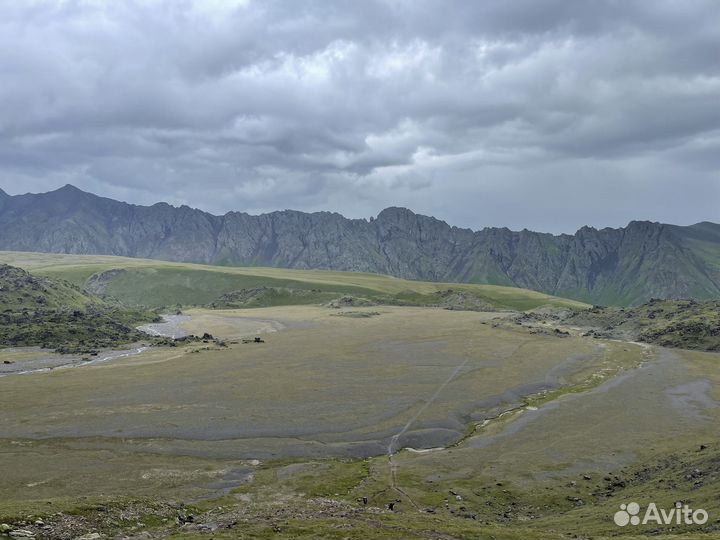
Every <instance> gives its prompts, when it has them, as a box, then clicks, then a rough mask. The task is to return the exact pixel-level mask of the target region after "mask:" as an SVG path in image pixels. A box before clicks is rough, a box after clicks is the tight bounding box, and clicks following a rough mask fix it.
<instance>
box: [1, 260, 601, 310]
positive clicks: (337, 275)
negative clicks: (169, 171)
mask: <svg viewBox="0 0 720 540" xmlns="http://www.w3.org/2000/svg"><path fill="white" fill-rule="evenodd" d="M0 262H5V263H7V264H12V265H15V266H19V267H22V268H25V269H27V270H29V271H31V272H33V273H37V274H40V275H47V276H51V277H60V278H63V279H66V280H68V281H70V282H73V283H75V284H77V285H80V286H82V285H84V284H85V282H86V281H87V280H88V278H90V276H92V275H93V274H96V273H99V272H103V271H106V270H111V269H115V268H124V269H127V270H129V271H130V272H131V273H130V274H129V275H126V276H124V277H123V276H119V277H117V278H113V280H112V281H111V282H110V284H109V285H108V290H107V292H108V294H111V295H115V296H117V297H119V298H120V299H121V300H123V301H126V300H129V303H131V304H135V305H174V304H176V303H187V304H193V305H202V304H209V303H211V302H213V301H215V300H217V299H218V297H219V296H220V295H221V294H224V293H227V292H230V291H233V290H238V289H241V288H247V287H258V286H270V287H296V288H304V289H313V288H315V289H320V290H322V291H331V292H332V291H335V292H338V294H342V293H346V294H356V295H360V296H361V295H370V296H372V295H397V294H401V293H408V292H410V293H411V295H412V294H413V293H415V294H418V295H429V294H432V293H435V292H438V291H443V290H447V289H453V290H457V291H468V292H470V293H473V294H475V295H477V296H479V297H481V298H483V299H484V300H487V301H488V302H489V303H490V304H492V305H493V306H495V307H496V308H500V309H515V310H529V309H534V308H538V307H543V306H552V307H561V308H583V307H588V306H587V305H586V304H583V303H581V302H577V301H574V300H568V299H564V298H558V297H554V296H550V295H546V294H543V293H539V292H535V291H530V290H526V289H520V288H515V287H504V286H498V285H475V284H459V283H433V282H424V281H411V280H405V279H399V278H394V277H390V276H385V275H380V274H369V273H361V272H335V271H326V270H293V269H281V268H262V267H251V268H241V267H227V266H210V265H201V264H191V263H174V262H166V261H157V260H149V259H132V258H127V257H113V256H102V255H65V254H48V253H26V252H0ZM115 280H117V284H116V286H113V285H112V282H113V281H115Z"/></svg>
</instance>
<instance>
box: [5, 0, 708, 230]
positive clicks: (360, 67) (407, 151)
mask: <svg viewBox="0 0 720 540" xmlns="http://www.w3.org/2000/svg"><path fill="white" fill-rule="evenodd" d="M719 51H720V8H719V7H718V4H717V2H715V1H712V0H708V1H706V2H703V1H700V0H698V1H692V2H686V1H680V0H677V1H662V0H659V1H656V2H645V1H615V0H607V1H602V0H572V1H567V0H562V1H561V0H541V1H539V0H514V1H507V0H503V1H500V0H498V1H487V2H464V1H463V2H461V1H457V2H453V1H448V0H444V1H435V2H429V1H416V0H414V1H409V0H408V1H406V0H388V1H382V2H381V1H371V0H366V1H362V2H358V1H333V2H330V1H322V2H321V1H316V2H312V1H290V0H288V1H284V2H277V1H252V0H248V1H231V0H213V1H210V0H208V1H199V0H198V1H194V2H193V1H183V0H165V1H160V0H158V1H123V2H100V1H64V2H50V1H27V2H14V1H9V0H8V1H0V73H1V74H2V78H1V79H0V187H2V188H3V189H5V191H7V192H8V193H11V194H16V193H24V192H27V191H34V192H37V191H47V190H50V189H55V188H57V187H60V186H62V185H64V184H66V183H72V184H74V185H76V186H78V187H80V188H82V189H86V190H88V191H92V192H95V193H97V194H100V195H104V196H109V197H113V198H118V199H122V200H127V201H129V202H134V203H139V204H151V203H154V202H157V201H160V200H164V201H167V202H170V203H172V204H188V205H190V206H193V207H198V208H202V209H204V210H208V211H211V212H214V213H224V212H226V211H229V210H241V211H246V212H250V213H259V212H266V211H272V210H278V209H285V208H293V209H298V210H305V211H317V210H331V211H338V212H341V213H343V214H344V215H347V216H348V217H368V216H371V215H375V214H377V212H378V211H379V210H381V209H382V208H384V207H386V206H391V205H396V206H407V207H409V208H411V209H413V210H415V211H416V212H419V213H425V214H431V215H435V216H436V217H438V218H441V219H444V220H446V221H448V222H449V223H451V224H454V225H460V226H466V227H471V228H474V229H478V228H482V227H484V226H509V227H511V228H516V229H517V228H523V227H527V228H530V229H535V230H543V231H550V232H572V231H574V230H575V229H577V228H578V227H580V226H581V225H585V224H589V225H594V226H620V225H624V224H626V223H627V222H628V221H630V220H632V219H650V220H657V221H665V222H674V223H678V224H688V223H694V222H697V221H701V220H714V221H720V176H719V175H718V170H720V54H718V52H719Z"/></svg>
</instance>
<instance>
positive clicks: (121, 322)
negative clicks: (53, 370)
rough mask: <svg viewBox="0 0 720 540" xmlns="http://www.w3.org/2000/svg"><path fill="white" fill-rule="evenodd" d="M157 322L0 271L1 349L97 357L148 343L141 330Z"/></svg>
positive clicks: (21, 273) (60, 283)
mask: <svg viewBox="0 0 720 540" xmlns="http://www.w3.org/2000/svg"><path fill="white" fill-rule="evenodd" d="M155 317H156V316H155V315H154V314H152V313H149V312H146V311H142V310H138V309H127V308H124V307H123V306H121V305H118V304H116V303H113V302H108V301H105V300H103V299H101V298H99V297H97V296H95V295H92V294H88V293H87V292H84V291H82V290H81V289H80V288H79V287H78V286H76V285H74V284H72V283H69V282H67V281H64V280H59V279H54V278H49V277H46V276H36V275H32V274H30V273H28V272H27V271H25V270H23V269H21V268H16V267H13V266H8V265H6V264H2V265H0V346H6V347H20V346H41V347H46V348H53V349H58V350H59V351H60V352H82V353H86V352H87V353H92V352H94V351H96V350H97V349H99V348H103V347H114V346H116V345H119V344H122V343H130V342H133V341H138V340H140V339H142V338H143V336H142V335H141V334H140V333H139V332H138V331H137V330H135V326H136V325H137V324H139V323H140V322H144V321H148V320H153V319H154V318H155Z"/></svg>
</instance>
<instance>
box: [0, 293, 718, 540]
mask: <svg viewBox="0 0 720 540" xmlns="http://www.w3.org/2000/svg"><path fill="white" fill-rule="evenodd" d="M353 309H354V310H363V309H368V310H375V311H378V312H379V313H380V314H379V315H378V316H376V317H372V318H357V319H356V318H344V317H332V316H331V315H330V314H331V310H328V309H326V308H321V307H314V306H293V307H282V308H280V307H275V308H261V309H257V310H232V311H222V312H221V311H210V310H188V311H187V313H188V314H190V316H191V317H192V319H191V320H190V321H189V322H187V323H185V325H186V329H187V330H189V331H193V332H195V333H200V332H201V331H208V332H211V333H214V334H216V335H217V336H218V337H220V338H223V339H235V338H238V337H241V336H242V335H243V334H248V335H252V333H254V332H255V331H257V330H258V329H259V328H261V327H262V326H263V325H266V324H267V323H266V322H265V321H279V322H280V323H282V325H283V326H284V328H283V329H281V330H279V331H277V332H273V333H267V334H265V340H266V342H265V343H263V344H246V345H244V344H237V345H231V346H230V347H229V348H228V349H218V348H216V347H215V346H213V345H211V344H208V345H207V346H208V347H211V348H212V350H203V351H200V352H198V353H193V352H192V351H193V350H195V349H196V348H197V347H198V345H195V344H194V345H189V346H187V347H176V348H167V349H155V350H153V351H152V352H149V353H147V354H145V355H142V356H138V357H133V358H127V359H125V360H120V361H117V362H114V363H111V364H106V365H97V366H88V367H83V368H80V369H75V370H65V371H56V372H51V373H46V374H38V375H31V376H19V377H14V378H13V377H7V378H5V379H0V392H2V395H3V397H4V403H5V405H4V407H3V408H2V411H0V426H2V427H0V458H1V459H0V476H1V477H2V478H3V482H1V483H0V518H3V519H8V520H10V519H11V518H12V519H16V517H17V516H22V517H25V516H27V515H28V514H33V515H39V516H46V519H48V520H50V519H52V516H51V514H52V513H54V512H57V511H59V510H70V509H78V508H81V509H82V508H87V507H88V505H93V504H97V503H108V502H116V503H118V504H123V503H122V501H125V500H128V499H130V500H136V499H138V498H150V499H152V500H154V501H177V500H180V501H185V502H186V503H191V504H192V505H194V506H195V507H196V508H195V509H194V510H193V512H194V513H196V515H198V514H200V517H198V520H199V521H203V522H213V523H220V524H222V525H223V526H222V527H221V528H220V529H218V530H217V531H215V532H214V533H213V535H214V537H217V538H231V537H237V536H238V535H239V534H242V535H244V536H246V537H249V538H257V537H276V538H287V537H299V538H303V537H305V538H310V537H312V538H337V537H340V538H342V537H351V538H363V537H365V538H366V537H372V538H392V537H398V536H400V537H408V538H412V537H427V536H428V535H430V536H442V535H448V536H452V537H455V538H477V537H490V536H495V537H497V538H560V537H568V535H573V534H578V535H580V536H583V535H584V536H593V537H598V538H602V537H609V536H614V535H618V534H620V535H625V536H628V535H632V534H635V533H639V532H642V533H647V532H648V531H647V529H635V530H632V529H619V528H617V527H616V526H615V525H614V524H613V522H612V514H613V513H614V512H615V511H616V510H617V509H618V507H619V504H620V503H622V502H625V503H627V502H629V501H630V500H636V501H637V502H639V503H641V504H647V503H648V502H650V501H655V502H657V503H658V504H661V505H665V506H668V507H669V505H670V502H672V501H673V500H683V501H689V502H690V503H691V504H692V505H693V506H694V507H696V508H705V509H706V510H708V512H710V514H711V517H712V519H715V518H716V517H718V515H719V514H718V512H720V507H719V506H718V504H717V502H716V501H718V500H720V497H718V495H720V494H719V493H718V488H717V482H713V481H712V480H711V475H713V474H715V475H717V474H718V471H717V467H716V463H717V456H718V455H720V452H719V451H718V450H719V449H718V448H716V444H715V440H716V435H717V423H718V421H720V417H719V411H720V409H719V408H718V407H717V406H716V403H717V402H718V401H720V391H718V388H720V375H719V374H720V370H718V369H717V362H718V356H717V355H713V354H708V353H690V352H686V351H664V350H657V349H647V348H645V347H640V346H638V345H634V344H628V343H621V342H612V341H596V340H590V339H586V338H581V337H566V338H559V337H552V336H547V335H540V334H538V335H533V334H530V333H528V332H527V331H525V330H523V329H515V328H511V327H503V326H499V327H494V324H495V322H494V321H493V320H492V318H491V317H492V315H491V314H483V313H474V312H454V311H445V310H438V309H427V308H408V307H405V308H399V307H386V306H382V307H377V306H374V307H371V308H353ZM234 320H237V321H238V324H237V325H235V324H234V323H233V321H234ZM275 328H278V326H275ZM639 363H642V366H641V367H639V368H638V367H637V366H638V364H639ZM458 368H459V369H458ZM456 370H457V371H456ZM455 371H456V376H455V377H454V378H450V381H449V383H448V384H447V385H446V386H445V387H442V388H441V386H442V384H443V382H444V381H447V380H448V379H449V376H450V375H451V374H452V373H453V372H455ZM603 374H607V378H605V376H604V375H603ZM596 376H597V377H599V378H600V381H599V383H596V382H594V379H595V378H596ZM548 377H549V378H550V379H556V380H557V381H558V382H559V384H561V388H560V390H558V391H556V392H553V393H549V394H548V395H546V396H545V397H537V391H538V389H539V388H540V387H538V386H536V385H535V384H534V383H544V382H547V379H548ZM541 386H542V385H541ZM511 389H515V391H516V393H515V394H514V395H512V394H506V392H507V391H508V390H511ZM504 394H506V395H504ZM533 395H535V396H536V397H534V398H533V397H532V396H533ZM492 398H495V399H492ZM529 406H531V407H537V410H533V409H532V408H529ZM506 410H515V411H519V412H516V414H515V415H511V417H509V418H507V419H506V420H502V419H501V420H499V421H496V422H491V423H490V424H487V426H486V427H485V428H482V429H478V430H476V431H474V432H472V434H471V436H469V437H465V439H464V440H462V441H461V442H460V444H457V445H453V444H447V448H445V449H441V450H437V451H432V452H428V453H416V452H412V451H409V450H403V451H399V452H397V453H396V455H395V456H394V458H393V459H394V462H395V464H396V466H397V473H396V479H397V484H396V488H397V490H396V489H393V486H392V485H391V482H390V474H389V461H388V457H387V456H386V455H384V454H385V453H386V452H385V450H386V444H387V438H388V436H389V435H391V434H393V433H398V432H399V430H400V429H401V428H402V427H403V426H404V425H406V424H407V423H408V421H410V420H412V422H411V424H410V426H409V428H408V429H407V431H406V432H405V435H404V436H403V437H402V438H401V444H400V445H399V447H402V446H416V447H421V446H443V445H445V444H446V443H452V441H453V440H459V439H460V438H462V437H463V435H465V434H466V433H467V427H468V426H469V425H474V424H478V423H482V420H483V419H485V418H487V417H493V416H497V415H498V414H500V413H502V412H503V411H506ZM442 430H449V431H451V432H452V437H448V438H447V439H445V438H444V436H443V433H445V432H444V431H442ZM435 437H437V439H436V438H435ZM358 441H361V442H363V444H370V445H372V444H374V443H373V441H384V442H383V444H380V445H375V446H371V447H370V448H369V450H370V451H369V452H365V451H363V452H357V450H358V447H357V446H356V444H357V443H358ZM700 444H706V445H708V446H709V447H708V448H707V449H706V450H705V452H706V454H702V453H698V448H699V446H700ZM353 455H360V457H357V458H355V457H353ZM362 455H365V456H369V457H367V458H363V457H362ZM253 458H258V459H259V460H260V463H257V462H254V461H252V459H253ZM713 460H715V461H713ZM713 463H715V465H713ZM713 467H715V469H713ZM695 468H699V469H701V470H703V474H705V475H707V476H706V478H707V481H706V483H705V484H704V485H702V486H700V487H697V486H695V485H694V484H693V482H692V481H689V480H687V479H686V475H687V474H688V473H689V472H692V470H694V469H695ZM645 469H650V472H647V471H646V470H645ZM245 471H246V472H247V473H248V474H252V480H250V478H249V477H248V480H249V481H248V482H247V483H245V484H242V483H241V482H237V485H236V487H235V489H231V488H232V487H233V484H232V482H231V483H230V484H229V486H228V487H229V488H230V491H229V492H228V491H222V492H218V491H217V488H213V487H212V486H213V485H217V482H220V483H222V482H223V481H224V480H226V479H227V477H228V476H230V477H233V475H234V474H235V476H237V474H238V473H243V472H245ZM585 475H587V476H588V477H589V478H590V479H589V480H587V479H586V478H585ZM616 475H617V478H618V479H619V480H622V481H623V482H625V483H626V486H625V487H624V488H618V489H617V490H616V492H615V493H614V494H613V496H607V494H606V493H605V489H606V484H607V483H608V482H607V481H605V480H604V478H605V477H611V478H612V479H615V478H616ZM661 480H664V481H663V482H661ZM613 481H614V480H613ZM573 482H574V484H573ZM666 482H667V483H666ZM498 484H500V485H498ZM400 490H401V491H400ZM456 494H457V495H459V496H461V498H462V500H460V499H457V496H456ZM363 496H366V497H368V499H369V504H368V506H367V507H366V506H365V505H362V504H361V503H359V502H358V501H357V500H358V499H359V498H361V497H363ZM83 497H85V499H83ZM207 497H211V499H208V498H207ZM212 497H218V498H217V499H212ZM397 499H399V500H400V501H401V502H400V503H397V504H396V508H395V511H394V512H390V511H388V510H387V509H385V505H386V504H387V503H388V502H391V501H395V500H397ZM574 499H580V500H582V505H579V506H576V502H577V501H575V500H574ZM328 501H331V502H328ZM47 502H51V503H52V504H47ZM323 505H331V506H332V507H333V508H335V509H334V510H332V511H331V510H327V511H325V510H321V509H322V508H323ZM414 505H417V508H416V506H414ZM426 509H430V510H432V512H434V513H428V512H426V511H425V510H426ZM81 511H83V512H88V513H92V511H91V510H81ZM203 512H209V513H208V514H206V515H205V514H203ZM101 514H102V513H98V512H95V514H94V515H101ZM471 516H474V518H473V517H471ZM151 517H152V516H151ZM144 521H145V522H147V524H146V527H145V528H148V527H149V528H151V529H152V530H153V531H155V532H158V531H161V532H162V531H166V532H167V533H168V534H170V535H171V536H174V537H182V538H192V537H198V538H199V537H203V534H204V533H201V532H197V531H195V532H193V531H192V530H187V529H179V528H177V527H176V526H175V525H174V524H172V523H170V524H167V523H162V522H158V520H157V519H155V521H153V520H152V519H149V518H147V519H145V518H144ZM234 522H237V523H240V524H241V525H236V526H234V527H239V528H230V529H227V528H225V524H232V523H234ZM153 523H154V525H152V527H150V525H151V524H153ZM133 526H135V525H133ZM108 527H109V529H107V530H106V529H102V528H100V530H102V531H106V532H108V533H109V534H111V535H113V534H115V535H117V534H116V532H117V527H116V526H113V525H108ZM113 527H115V528H113ZM153 527H154V528H153ZM688 531H690V532H692V533H693V534H692V536H693V537H695V536H698V535H699V534H701V531H698V530H697V529H693V528H687V527H685V528H676V529H675V530H674V531H664V530H662V531H661V532H662V533H664V534H663V536H672V535H673V534H675V535H677V536H679V537H682V536H683V535H684V536H686V537H687V536H688ZM665 533H667V534H665ZM163 534H164V533H163ZM717 536H718V535H717V529H716V530H715V532H714V533H713V532H712V531H710V532H709V533H707V537H717Z"/></svg>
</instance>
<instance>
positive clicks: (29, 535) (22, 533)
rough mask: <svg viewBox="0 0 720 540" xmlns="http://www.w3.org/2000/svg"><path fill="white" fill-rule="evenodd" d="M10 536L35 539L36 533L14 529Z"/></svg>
mask: <svg viewBox="0 0 720 540" xmlns="http://www.w3.org/2000/svg"><path fill="white" fill-rule="evenodd" d="M8 534H9V535H10V537H11V538H35V533H34V532H32V531H28V530H26V529H14V530H12V531H10V532H9V533H8Z"/></svg>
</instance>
